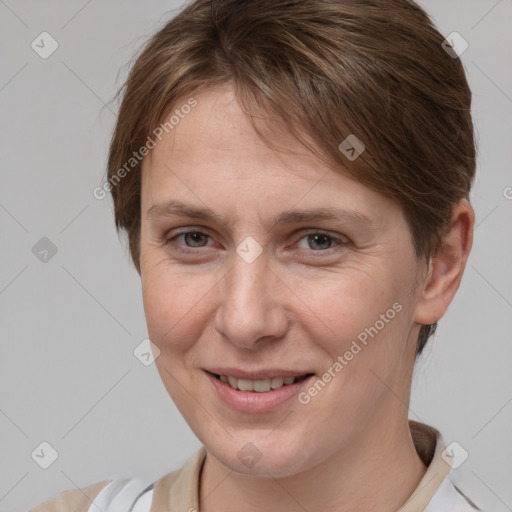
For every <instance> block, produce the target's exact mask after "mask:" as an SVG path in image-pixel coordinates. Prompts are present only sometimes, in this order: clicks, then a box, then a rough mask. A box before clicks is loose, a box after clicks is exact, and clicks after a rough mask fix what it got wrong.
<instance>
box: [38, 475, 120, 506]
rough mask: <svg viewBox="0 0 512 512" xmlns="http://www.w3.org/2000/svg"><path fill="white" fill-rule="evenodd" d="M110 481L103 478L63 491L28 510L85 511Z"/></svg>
mask: <svg viewBox="0 0 512 512" xmlns="http://www.w3.org/2000/svg"><path fill="white" fill-rule="evenodd" d="M110 482H112V480H104V481H102V482H97V483H95V484H92V485H89V486H88V487H84V488H83V489H74V490H68V491H63V492H61V493H60V494H58V495H57V496H55V497H54V498H51V499H49V500H46V501H45V502H43V503H41V504H39V505H37V506H36V507H35V508H31V509H30V510H29V512H69V511H70V510H73V511H74V512H82V511H83V512H87V510H88V509H89V507H90V505H91V503H92V501H93V500H94V499H95V498H96V496H98V494H99V493H100V492H101V491H102V490H103V489H104V488H105V487H107V486H108V485H109V484H110Z"/></svg>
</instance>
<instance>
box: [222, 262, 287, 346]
mask: <svg viewBox="0 0 512 512" xmlns="http://www.w3.org/2000/svg"><path fill="white" fill-rule="evenodd" d="M218 293H219V295H218V301H219V303H218V307H217V311H216V315H215V327H216V329H217V331H218V332H219V333H221V335H223V337H224V338H225V340H226V341H228V342H229V343H232V344H234V345H236V346H237V347H239V348H242V349H246V350H257V349H260V348H261V347H262V346H264V345H266V344H267V343H271V342H272V341H275V340H276V339H279V338H281V337H283V336H284V334H285V333H286V330H287V328H288V321H289V320H288V318H287V314H286V306H285V301H286V296H287V295H289V293H290V292H289V291H288V293H287V288H286V286H285V285H284V283H283V282H282V281H281V279H280V278H279V277H278V276H277V275H276V273H275V272H274V271H273V270H272V269H271V268H269V266H268V265H267V259H266V258H265V253H263V254H261V255H260V256H259V257H258V258H257V259H256V260H255V261H253V262H251V263H248V262H247V261H245V260H244V259H243V258H242V257H240V256H239V255H238V254H237V253H235V254H234V263H233V267H232V268H231V270H230V271H229V272H228V273H227V275H226V276H225V278H224V279H223V280H222V281H220V282H219V283H218Z"/></svg>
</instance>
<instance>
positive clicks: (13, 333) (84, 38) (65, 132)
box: [0, 0, 512, 512]
mask: <svg viewBox="0 0 512 512" xmlns="http://www.w3.org/2000/svg"><path fill="white" fill-rule="evenodd" d="M180 5H181V2H179V1H159V0H152V1H148V2H135V1H130V2H127V1H124V2H121V1H100V0H92V1H89V2H86V1H66V2H64V1H60V2H58V1H45V2H37V1H34V0H31V1H14V0H5V1H2V0H0V39H1V46H0V52H1V62H2V68H1V71H0V108H1V109H2V110H1V112H2V115H1V116H0V123H1V128H2V144H1V156H0V165H1V171H0V172H1V187H0V226H1V231H0V232H1V238H0V240H1V242H0V244H1V246H0V247H1V264H0V325H1V335H2V338H1V344H0V350H1V352H0V443H1V456H0V457H1V458H0V460H1V463H0V464H1V467H0V510H3V511H4V512H14V511H21V510H26V509H27V508H29V507H30V506H34V505H35V504H37V503H39V502H41V501H43V500H44V499H47V498H49V497H50V496H54V495H55V494H57V493H58V492H60V491H62V490H64V489H75V488H77V487H83V486H87V485H90V484H92V483H95V482H98V481H101V480H104V479H109V478H115V477H119V476H142V477H147V478H152V479H156V478H159V477H160V476H163V475H164V474H165V473H167V472H169V471H171V470H172V469H175V468H177V467H180V466H181V465H182V464H183V463H184V461H185V460H186V459H187V458H188V457H189V456H190V455H191V454H192V453H193V452H194V451H196V450H197V449H198V448H199V446H200V443H199V441H198V440H197V439H196V438H195V436H194V435H193V434H192V433H191V432H190V430H189V428H188V426H187V425H186V423H185V422H184V420H183V419H182V418H181V416H180V414H179V413H178V412H177V410H176V408H175V407H174V405H173V403H172V401H171V399H170V398H169V396H168V395H167V392H166V391H165V388H164V387H163V385H162V383H161V381H160V378H159V376H158V373H157V371H156V368H155V366H154V365H151V366H148V367H146V366H144V365H143V364H141V362H140V361H139V360H138V359H136V358H135V357H134V355H133V350H134V349H135V347H136V346H137V345H138V344H139V343H140V342H141V340H142V339H144V338H145V337H146V335H147V331H146V324H145V318H144V313H143V308H142V300H141V292H140V280H139V277H138V274H137V273H136V271H135V270H134V268H133V267H132V266H131V265H130V264H129V262H128V252H127V250H126V248H125V246H124V245H123V244H121V243H120V241H119V239H118V237H117V235H116V233H115V230H114V222H113V215H112V205H111V202H110V198H108V199H104V200H102V201H100V200H97V199H95V198H94V197H93V195H92V190H93V189H94V188H95V187H96V186H98V185H99V184H100V182H101V181H102V177H103V174H104V170H105V162H106V155H107V148H108V142H109V139H110V134H111V130H112V128H113V125H114V120H115V116H114V114H113V112H112V111H111V110H113V111H115V108H116V106H115V105H114V104H109V103H108V101H109V100H110V99H111V98H112V96H113V94H114V92H115V90H116V88H117V87H118V86H119V85H120V83H121V80H122V78H123V77H124V76H125V74H126V71H127V69H128V66H129V64H130V62H131V59H132V57H133V55H134V53H135V51H136V50H137V48H138V47H139V46H140V44H142V43H143V42H144V41H145V40H146V38H147V37H149V36H150V35H151V34H152V33H153V32H154V31H156V29H157V28H158V27H160V26H161V25H162V24H163V23H164V22H165V21H166V20H167V19H168V18H169V17H171V16H172V14H173V13H174V10H175V9H177V8H179V7H180ZM422 5H423V6H424V7H425V8H426V9H427V11H428V12H429V13H430V14H431V15H432V17H433V18H434V20H435V21H436V22H437V24H438V26H439V28H440V30H441V32H442V33H443V34H445V35H448V34H449V33H451V32H452V31H457V32H459V33H460V34H461V35H462V36H463V37H464V38H465V39H466V40H467V41H468V43H469V48H468V49H467V51H466V52H465V53H464V54H463V55H462V57H461V58H462V61H463V63H464V65H465V68H466V70H467V73H468V77H469V81H470V86H471V88H472V90H473V94H474V104H473V105H474V121H475V124H476V128H477V133H478V138H479V159H478V177H477V180H476V184H475V187H474V190H473V193H472V196H471V199H472V203H473V205H474V207H475V210H476V214H477V226H476V229H475V244H474V248H473V252H472V254H471V257H470V259H469V262H468V266H467V270H466V274H465V276H464V279H463V282H462V285H461V288H460V290H459V293H458V295H457V297H456V299H455V301H454V303H453V304H452V306H451V307H450V309H449V311H448V313H447V315H446V316H445V318H444V319H443V320H442V321H441V323H440V327H439V330H438V334H437V335H436V336H435V338H434V339H433V340H431V341H430V345H429V346H428V348H427V349H426V354H425V356H424V357H423V358H422V360H421V361H419V362H418V364H417V367H416V371H415V378H414V386H413V398H412V402H411V407H410V417H411V418H413V419H418V420H421V421H424V422H426V423H428V424H431V425H434V426H436V427H437V428H439V429H440V430H441V432H442V433H443V436H444V439H445V441H446V443H450V442H452V441H457V442H458V443H459V444H460V445H461V446H463V447H464V448H465V449H466V450H467V452H468V453H469V457H468V459H467V460H466V461H465V462H464V463H463V464H462V465H461V466H460V467H459V468H458V469H457V470H454V471H453V477H454V479H455V480H456V481H458V482H461V483H460V486H461V488H462V489H463V490H464V491H465V492H466V493H467V494H468V495H469V496H470V497H472V498H473V499H474V501H476V502H477V504H479V505H480V506H481V507H482V508H484V510H488V511H491V510H493V511H506V510H512V486H511V485H510V483H511V476H512V462H511V461H512V443H511V442H510V432H511V431H512V379H511V371H510V365H511V362H512V344H511V343H510V341H511V332H512V272H511V271H510V262H511V261H512V244H511V238H512V237H511V236H510V235H511V232H510V226H511V225H512V223H511V220H512V200H511V199H507V197H506V196H507V195H508V197H511V196H512V189H508V188H507V187H512V174H511V172H510V169H511V163H512V162H511V153H510V144H511V137H510V136H511V126H512V124H511V120H512V71H511V69H512V68H511V66H510V52H511V49H512V35H511V34H512V32H511V31H510V24H511V21H512V2H511V0H500V1H495V0H489V1H487V0H474V1H468V0H457V1H453V0H450V1H446V0H445V1H442V0H436V1H424V2H422ZM42 31H47V32H49V33H50V34H51V35H52V36H53V38H55V40H57V42H58V44H59V47H58V49H57V50H56V51H55V53H53V54H52V55H51V56H50V57H49V58H47V59H42V58H41V57H40V56H39V55H38V54H37V53H35V51H33V49H32V48H31V42H32V41H33V40H34V39H35V38H36V37H37V36H38V35H39V34H40V33H41V32H42ZM105 105H106V106H105ZM507 191H509V194H507ZM42 237H47V238H49V239H50V240H51V241H52V242H53V244H55V246H56V247H57V249H58V251H57V253H56V254H55V255H54V256H53V257H51V258H50V257H48V261H47V262H46V263H44V262H42V261H40V260H39V259H38V258H36V256H35V255H34V254H33V252H32V247H33V246H34V245H35V244H36V243H37V242H38V241H39V240H40V239H41V238H42ZM42 441H47V442H49V443H50V444H51V445H52V446H53V447H54V448H55V449H56V450H57V452H58V453H59V457H58V458H57V460H56V461H55V462H54V463H53V464H52V465H51V466H50V467H49V468H48V469H46V470H44V469H42V468H41V467H39V465H37V464H36V462H34V460H33V459H32V458H31V453H32V452H33V451H34V449H36V447H38V446H39V444H40V443H41V442H42Z"/></svg>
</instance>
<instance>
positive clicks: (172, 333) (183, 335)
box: [142, 262, 218, 364]
mask: <svg viewBox="0 0 512 512" xmlns="http://www.w3.org/2000/svg"><path fill="white" fill-rule="evenodd" d="M216 281H218V277H217V278H214V277H213V276H212V277H211V278H210V277H209V276H208V275H206V274H203V275H202V276H201V278H199V277H198V276H197V275H195V276H194V275H193V274H192V273H190V272H187V271H186V270H184V269H182V268H180V267H174V268H172V267H170V266H169V265H168V264H167V265H164V264H158V263H157V264H151V263H150V262H148V265H147V266H146V267H145V268H143V269H142V299H143V305H144V312H145V317H146V323H147V328H148V334H149V338H150V339H151V341H152V342H153V343H154V344H155V345H156V346H157V347H158V348H159V349H160V351H161V352H162V355H164V356H165V355H166V354H167V355H171V354H172V356H173V357H170V358H169V357H163V358H161V359H160V358H159V359H160V361H158V360H157V361H158V362H160V363H162V361H166V364H174V363H177V362H178V360H177V358H176V356H178V355H180V354H184V353H185V352H187V351H188V350H189V349H190V348H192V347H193V346H194V344H195V342H196V340H198V339H199V338H200V337H201V333H202V332H203V331H204V330H205V328H206V322H207V321H208V319H209V318H211V317H212V311H210V309H211V308H209V306H208V305H209V303H211V296H210V294H212V293H213V294H215V282H216Z"/></svg>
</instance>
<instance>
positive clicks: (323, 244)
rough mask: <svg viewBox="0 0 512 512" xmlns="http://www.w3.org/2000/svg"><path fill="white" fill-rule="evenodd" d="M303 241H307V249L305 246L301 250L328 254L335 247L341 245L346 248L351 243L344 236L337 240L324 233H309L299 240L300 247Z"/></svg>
mask: <svg viewBox="0 0 512 512" xmlns="http://www.w3.org/2000/svg"><path fill="white" fill-rule="evenodd" d="M302 240H305V241H306V244H305V245H306V247H304V246H303V247H301V249H306V250H307V249H309V250H311V251H313V252H327V250H328V249H332V248H333V247H336V246H340V245H341V246H346V245H348V243H349V241H348V239H347V238H346V237H344V236H341V237H340V238H337V237H334V236H332V235H330V234H329V233H325V232H323V231H313V232H310V233H307V234H306V235H305V236H303V237H302V238H301V239H300V240H299V244H298V245H299V246H300V242H301V241H302Z"/></svg>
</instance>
